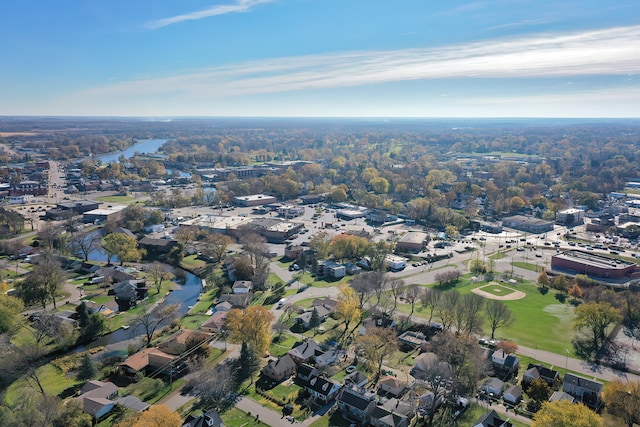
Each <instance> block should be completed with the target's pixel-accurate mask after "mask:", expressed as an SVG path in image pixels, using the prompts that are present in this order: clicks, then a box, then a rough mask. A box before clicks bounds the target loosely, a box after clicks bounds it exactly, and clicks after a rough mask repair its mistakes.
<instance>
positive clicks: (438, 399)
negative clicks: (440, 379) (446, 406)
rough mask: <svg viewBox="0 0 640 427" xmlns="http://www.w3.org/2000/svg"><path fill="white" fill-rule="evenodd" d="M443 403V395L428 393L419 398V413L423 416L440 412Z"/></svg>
mask: <svg viewBox="0 0 640 427" xmlns="http://www.w3.org/2000/svg"><path fill="white" fill-rule="evenodd" d="M443 401H444V397H443V396H442V395H438V396H436V395H435V394H434V393H433V392H432V391H427V392H426V393H424V394H422V395H420V396H419V397H418V412H419V413H420V414H421V415H430V414H431V413H433V412H435V411H437V410H438V408H439V407H440V405H442V402H443Z"/></svg>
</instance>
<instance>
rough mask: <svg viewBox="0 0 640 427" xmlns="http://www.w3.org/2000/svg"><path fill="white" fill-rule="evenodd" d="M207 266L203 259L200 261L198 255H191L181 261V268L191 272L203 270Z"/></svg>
mask: <svg viewBox="0 0 640 427" xmlns="http://www.w3.org/2000/svg"><path fill="white" fill-rule="evenodd" d="M206 265H207V263H206V262H205V261H203V260H201V259H198V256H197V255H189V256H187V257H184V258H182V261H180V267H182V268H184V269H185V270H189V271H191V270H197V269H199V268H203V267H204V266H206Z"/></svg>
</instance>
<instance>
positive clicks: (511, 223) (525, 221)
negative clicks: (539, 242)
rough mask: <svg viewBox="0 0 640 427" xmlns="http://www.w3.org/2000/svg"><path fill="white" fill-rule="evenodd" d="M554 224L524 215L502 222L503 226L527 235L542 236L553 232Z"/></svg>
mask: <svg viewBox="0 0 640 427" xmlns="http://www.w3.org/2000/svg"><path fill="white" fill-rule="evenodd" d="M553 225H554V224H553V222H552V221H545V220H544V219H540V218H534V217H530V216H524V215H515V216H511V217H508V218H505V219H503V220H502V226H503V227H508V228H513V229H516V230H520V231H525V232H527V233H533V234H540V233H546V232H548V231H553Z"/></svg>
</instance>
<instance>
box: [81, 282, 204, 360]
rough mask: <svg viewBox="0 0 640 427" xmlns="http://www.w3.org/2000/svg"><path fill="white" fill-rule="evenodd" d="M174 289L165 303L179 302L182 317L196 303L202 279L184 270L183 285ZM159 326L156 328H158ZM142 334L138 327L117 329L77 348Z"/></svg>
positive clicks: (117, 341)
mask: <svg viewBox="0 0 640 427" xmlns="http://www.w3.org/2000/svg"><path fill="white" fill-rule="evenodd" d="M174 289H175V290H174V291H173V292H171V293H170V294H169V296H168V297H167V300H166V303H167V304H180V308H179V309H178V314H177V315H176V317H182V315H184V314H185V313H186V312H187V311H189V307H190V306H193V305H195V304H196V302H197V301H198V295H200V292H201V291H202V280H201V279H200V278H199V277H198V276H196V275H194V274H191V273H189V272H186V280H185V283H184V285H177V284H176V285H174ZM149 292H151V294H153V292H155V290H154V289H151V290H150V291H149ZM160 329H161V327H159V328H158V330H160ZM143 334H144V329H143V328H138V329H137V330H135V331H134V330H131V329H127V330H125V329H118V330H117V331H115V332H113V333H111V334H107V335H103V336H102V337H100V339H98V340H96V341H92V342H91V343H90V344H88V345H86V346H83V347H80V348H78V350H86V349H88V348H94V347H101V346H107V345H113V344H117V343H119V342H123V341H127V340H130V339H132V338H136V337H140V336H142V335H143Z"/></svg>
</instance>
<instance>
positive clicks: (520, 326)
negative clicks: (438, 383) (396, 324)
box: [398, 277, 575, 355]
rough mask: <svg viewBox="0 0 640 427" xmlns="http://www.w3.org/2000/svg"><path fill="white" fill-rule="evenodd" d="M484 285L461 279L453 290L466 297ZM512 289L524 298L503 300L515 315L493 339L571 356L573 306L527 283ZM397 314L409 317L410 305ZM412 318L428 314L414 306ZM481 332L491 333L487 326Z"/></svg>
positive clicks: (425, 316) (417, 305)
mask: <svg viewBox="0 0 640 427" xmlns="http://www.w3.org/2000/svg"><path fill="white" fill-rule="evenodd" d="M484 286H487V283H486V282H482V283H475V284H472V283H470V281H469V280H468V279H467V278H466V277H463V278H462V279H461V280H460V284H458V286H456V287H455V288H454V289H456V290H457V291H458V292H460V293H461V294H469V293H471V290H472V289H474V288H478V287H484ZM515 289H517V290H519V291H522V292H524V293H526V294H527V296H526V297H525V298H523V299H520V300H515V301H503V302H504V304H505V305H506V306H507V307H509V308H510V309H511V311H512V312H513V313H514V316H515V319H516V320H515V322H514V323H513V325H511V326H510V327H508V328H502V329H498V330H497V331H496V338H499V339H506V340H510V341H514V342H516V343H517V344H520V345H523V346H526V347H530V348H539V349H541V350H547V351H551V352H553V353H557V354H565V349H566V348H568V349H569V351H570V352H571V355H573V346H572V345H571V341H572V339H573V338H574V336H575V334H574V331H573V329H572V323H573V320H574V318H575V315H574V313H573V310H574V308H573V306H571V305H570V304H562V303H560V302H559V301H558V300H557V299H556V298H555V293H554V292H552V291H549V292H548V293H547V294H545V295H543V294H541V293H540V291H539V290H538V287H537V286H534V285H532V284H531V283H529V282H523V283H520V284H519V285H518V286H517V287H516V288H515ZM398 311H399V312H401V313H404V314H409V312H410V311H411V306H410V305H409V304H403V303H400V304H398ZM413 315H414V316H415V317H420V318H423V319H428V317H429V312H428V310H426V309H422V308H421V307H420V305H419V304H416V307H415V311H414V313H413ZM436 320H437V319H436ZM484 331H485V333H488V332H490V331H489V329H488V328H487V327H486V326H485V328H484Z"/></svg>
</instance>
